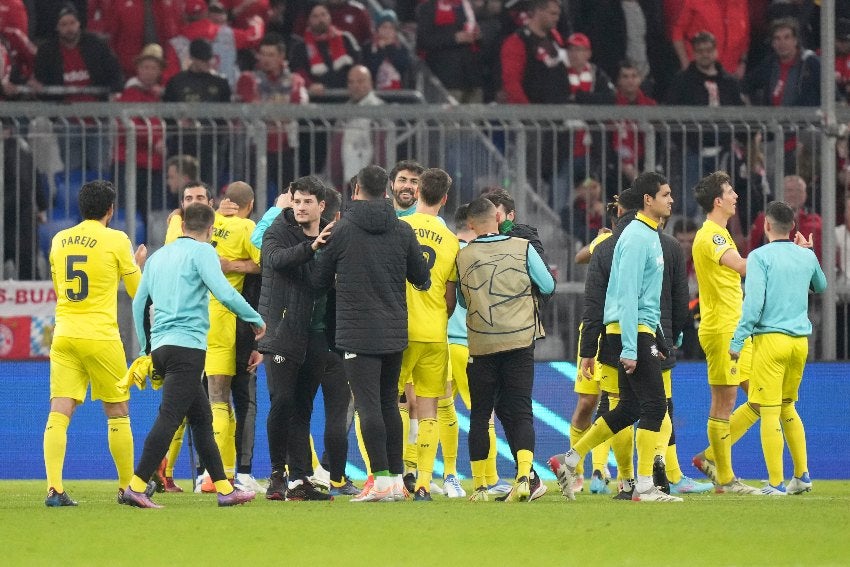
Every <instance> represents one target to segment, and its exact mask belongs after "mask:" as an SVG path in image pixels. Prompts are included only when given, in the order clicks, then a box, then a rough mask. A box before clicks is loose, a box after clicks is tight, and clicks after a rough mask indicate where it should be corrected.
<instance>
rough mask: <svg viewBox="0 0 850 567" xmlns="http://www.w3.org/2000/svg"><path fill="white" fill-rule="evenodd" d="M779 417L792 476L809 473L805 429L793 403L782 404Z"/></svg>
mask: <svg viewBox="0 0 850 567" xmlns="http://www.w3.org/2000/svg"><path fill="white" fill-rule="evenodd" d="M779 417H780V418H781V419H782V431H783V432H784V433H785V441H786V442H787V443H788V452H789V453H791V460H792V461H793V462H794V476H797V477H799V476H802V475H803V473H806V472H809V456H808V452H807V450H806V429H805V428H804V427H803V421H802V420H801V419H800V414H798V413H797V408H796V407H795V406H794V402H786V403H783V404H782V411H781V412H780V414H779Z"/></svg>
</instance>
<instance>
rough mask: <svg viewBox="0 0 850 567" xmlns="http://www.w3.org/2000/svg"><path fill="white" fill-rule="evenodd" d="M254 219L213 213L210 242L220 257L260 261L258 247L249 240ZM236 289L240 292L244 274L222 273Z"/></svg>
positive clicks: (252, 230)
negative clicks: (213, 221) (213, 220)
mask: <svg viewBox="0 0 850 567" xmlns="http://www.w3.org/2000/svg"><path fill="white" fill-rule="evenodd" d="M255 226H256V225H255V224H254V221H252V220H251V219H243V218H242V217H236V216H234V217H226V216H224V215H220V214H218V213H216V214H215V223H213V233H212V238H211V239H210V244H212V245H213V247H214V248H215V251H216V252H217V253H218V255H219V257H220V258H224V259H225V260H245V259H251V260H253V261H254V262H256V263H257V264H259V263H260V249H259V248H257V247H256V246H254V244H253V243H252V242H251V233H252V232H254V227H255ZM224 275H225V276H227V281H229V282H230V285H232V286H233V287H234V288H235V289H236V291H238V292H239V293H242V284H243V283H244V282H245V274H237V273H236V272H231V273H227V274H224Z"/></svg>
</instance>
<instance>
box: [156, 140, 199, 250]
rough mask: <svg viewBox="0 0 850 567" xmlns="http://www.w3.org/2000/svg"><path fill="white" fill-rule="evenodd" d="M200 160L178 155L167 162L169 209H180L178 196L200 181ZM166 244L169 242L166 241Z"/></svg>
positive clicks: (166, 181) (166, 179)
mask: <svg viewBox="0 0 850 567" xmlns="http://www.w3.org/2000/svg"><path fill="white" fill-rule="evenodd" d="M199 169H200V168H199V167H198V160H197V159H196V158H194V157H193V156H189V155H176V156H171V157H170V158H168V161H166V162H165V184H166V186H167V187H168V194H167V206H168V208H169V209H172V210H173V209H176V208H177V207H178V199H177V196H178V195H179V194H180V191H181V190H182V189H183V187H184V186H186V184H188V183H196V182H198V181H200V178H199V177H198V171H199ZM166 242H169V240H168V239H166Z"/></svg>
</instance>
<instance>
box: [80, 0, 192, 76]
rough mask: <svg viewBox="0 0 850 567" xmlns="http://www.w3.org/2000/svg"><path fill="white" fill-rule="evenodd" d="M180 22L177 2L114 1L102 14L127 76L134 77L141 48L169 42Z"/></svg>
mask: <svg viewBox="0 0 850 567" xmlns="http://www.w3.org/2000/svg"><path fill="white" fill-rule="evenodd" d="M147 6H150V11H147V8H146V7H147ZM89 21H91V18H90V19H89ZM179 23H180V6H179V3H178V2H177V1H176V0H150V1H149V2H146V1H145V0H121V1H120V2H111V6H109V9H108V10H104V11H103V29H104V31H105V33H106V35H107V37H108V41H109V45H110V47H112V50H113V51H115V54H116V55H117V56H118V61H119V62H120V63H121V70H122V71H123V72H124V76H125V77H132V76H133V75H134V74H135V72H136V56H137V55H138V54H139V52H141V51H142V48H143V47H144V46H145V45H147V44H150V43H158V44H159V45H165V44H166V43H168V41H169V40H170V39H171V38H172V37H174V36H176V35H177V33H178V31H179V30H178V26H179Z"/></svg>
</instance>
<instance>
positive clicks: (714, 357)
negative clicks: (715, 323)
mask: <svg viewBox="0 0 850 567" xmlns="http://www.w3.org/2000/svg"><path fill="white" fill-rule="evenodd" d="M731 342H732V333H717V334H712V335H700V336H699V344H700V345H701V346H702V350H703V351H704V352H705V360H706V367H707V368H708V383H709V384H710V385H712V386H737V385H739V384H740V383H741V382H744V381H746V380H749V379H750V376H751V375H752V374H751V372H752V368H753V341H752V339H747V340H746V341H744V348H743V350H741V356H740V358H738V361H737V362H735V361H733V360H732V358H731V357H730V356H729V345H730V343H731Z"/></svg>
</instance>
